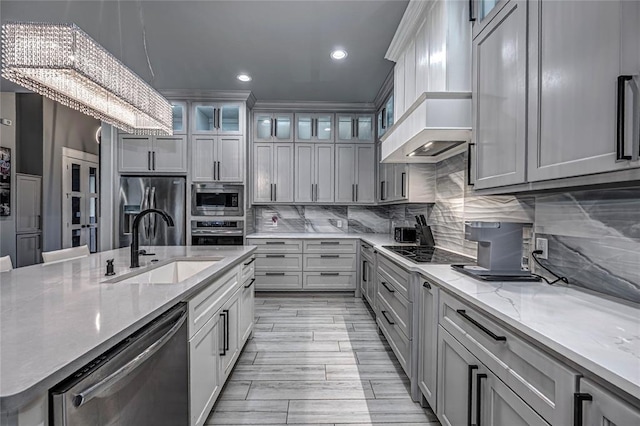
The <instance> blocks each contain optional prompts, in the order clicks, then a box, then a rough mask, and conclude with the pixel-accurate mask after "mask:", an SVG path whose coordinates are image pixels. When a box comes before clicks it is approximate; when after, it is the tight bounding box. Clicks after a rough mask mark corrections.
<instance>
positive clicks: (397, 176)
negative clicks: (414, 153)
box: [393, 164, 409, 201]
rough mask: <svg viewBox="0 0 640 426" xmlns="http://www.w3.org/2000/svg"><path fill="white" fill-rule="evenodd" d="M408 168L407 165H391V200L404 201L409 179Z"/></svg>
mask: <svg viewBox="0 0 640 426" xmlns="http://www.w3.org/2000/svg"><path fill="white" fill-rule="evenodd" d="M408 172H409V166H408V165H407V164H394V165H393V174H394V181H393V184H394V185H393V200H394V201H399V200H406V199H407V193H408V191H407V188H408V182H407V181H408V179H409V173H408Z"/></svg>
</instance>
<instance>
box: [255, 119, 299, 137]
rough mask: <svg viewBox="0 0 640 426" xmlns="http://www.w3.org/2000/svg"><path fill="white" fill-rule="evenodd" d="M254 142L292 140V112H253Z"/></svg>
mask: <svg viewBox="0 0 640 426" xmlns="http://www.w3.org/2000/svg"><path fill="white" fill-rule="evenodd" d="M253 141H254V142H293V114H291V113H270V112H254V113H253Z"/></svg>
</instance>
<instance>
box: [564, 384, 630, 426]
mask: <svg viewBox="0 0 640 426" xmlns="http://www.w3.org/2000/svg"><path fill="white" fill-rule="evenodd" d="M576 398H577V399H578V400H579V401H580V402H578V403H579V404H580V407H578V410H579V412H578V414H581V415H582V423H581V425H583V426H601V425H610V426H623V425H638V424H640V407H634V406H632V405H630V404H628V403H626V402H624V401H623V400H622V399H620V398H618V397H617V396H615V395H614V394H612V393H611V392H609V391H608V390H606V389H604V388H603V387H601V386H599V385H597V384H595V383H594V382H592V381H590V380H589V379H585V378H581V379H580V393H579V394H576Z"/></svg>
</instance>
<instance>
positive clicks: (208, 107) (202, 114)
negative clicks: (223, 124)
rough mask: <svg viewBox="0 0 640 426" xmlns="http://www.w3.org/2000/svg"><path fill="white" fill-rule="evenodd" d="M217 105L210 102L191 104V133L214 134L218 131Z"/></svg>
mask: <svg viewBox="0 0 640 426" xmlns="http://www.w3.org/2000/svg"><path fill="white" fill-rule="evenodd" d="M216 112H217V111H216V105H214V104H210V103H193V104H191V114H190V115H191V133H193V134H207V133H208V134H213V133H215V132H216Z"/></svg>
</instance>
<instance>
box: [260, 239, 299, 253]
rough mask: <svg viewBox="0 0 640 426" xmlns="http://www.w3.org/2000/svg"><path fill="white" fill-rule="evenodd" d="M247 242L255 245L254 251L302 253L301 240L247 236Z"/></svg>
mask: <svg viewBox="0 0 640 426" xmlns="http://www.w3.org/2000/svg"><path fill="white" fill-rule="evenodd" d="M247 244H248V245H252V246H257V247H258V250H256V253H302V240H290V239H278V240H265V239H262V238H260V239H251V238H247Z"/></svg>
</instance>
